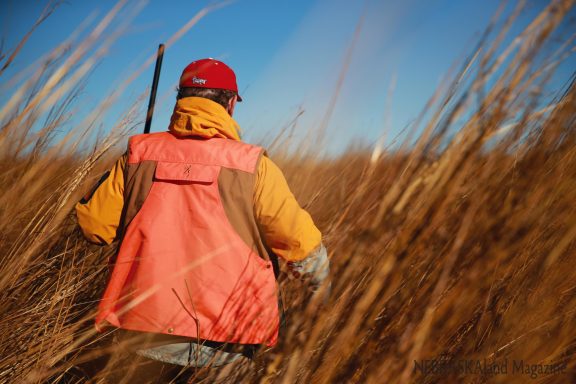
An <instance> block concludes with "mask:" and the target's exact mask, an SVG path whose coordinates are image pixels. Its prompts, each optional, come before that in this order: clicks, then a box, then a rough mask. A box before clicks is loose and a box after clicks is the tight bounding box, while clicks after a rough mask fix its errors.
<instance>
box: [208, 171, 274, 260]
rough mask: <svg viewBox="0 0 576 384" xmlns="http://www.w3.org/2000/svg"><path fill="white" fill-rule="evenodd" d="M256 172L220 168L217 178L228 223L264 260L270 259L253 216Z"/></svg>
mask: <svg viewBox="0 0 576 384" xmlns="http://www.w3.org/2000/svg"><path fill="white" fill-rule="evenodd" d="M255 183H256V172H254V173H248V172H244V171H240V170H237V169H230V168H222V169H221V170H220V176H219V178H218V188H219V191H220V199H221V200H222V205H223V206H224V211H225V212H226V216H227V217H228V220H229V221H230V224H231V225H232V227H233V228H234V230H235V231H236V233H238V235H240V237H241V238H242V240H244V242H245V243H246V244H247V245H248V246H249V247H251V248H252V249H253V250H254V251H255V252H256V253H258V254H259V255H260V256H262V258H264V259H265V260H270V256H269V255H268V252H267V251H266V247H265V246H264V243H263V242H262V238H261V237H260V231H259V229H258V224H257V223H256V218H255V217H254V208H253V206H254V203H253V197H254V185H255Z"/></svg>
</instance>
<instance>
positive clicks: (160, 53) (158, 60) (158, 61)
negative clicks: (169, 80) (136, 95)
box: [144, 44, 164, 133]
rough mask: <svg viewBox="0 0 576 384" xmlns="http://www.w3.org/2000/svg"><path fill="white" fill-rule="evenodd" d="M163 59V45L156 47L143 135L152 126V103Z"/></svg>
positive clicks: (148, 131) (154, 99) (154, 98)
mask: <svg viewBox="0 0 576 384" xmlns="http://www.w3.org/2000/svg"><path fill="white" fill-rule="evenodd" d="M163 57H164V44H160V45H159V46H158V54H157V56H156V67H155V68H154V78H153V79H152V89H151V90H150V101H149V102H148V113H146V124H145V125H144V133H150V126H151V125H152V115H153V114H154V103H155V102H156V92H157V91H158V81H159V80H160V69H161V68H162V58H163Z"/></svg>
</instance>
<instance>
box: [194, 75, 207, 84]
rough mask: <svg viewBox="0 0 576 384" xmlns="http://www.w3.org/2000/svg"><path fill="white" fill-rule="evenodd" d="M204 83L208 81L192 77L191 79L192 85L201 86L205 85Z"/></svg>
mask: <svg viewBox="0 0 576 384" xmlns="http://www.w3.org/2000/svg"><path fill="white" fill-rule="evenodd" d="M206 81H208V80H206V79H201V78H199V77H196V76H194V77H193V78H192V83H193V84H202V85H205V84H206Z"/></svg>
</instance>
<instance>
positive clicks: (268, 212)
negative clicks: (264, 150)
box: [254, 156, 322, 261]
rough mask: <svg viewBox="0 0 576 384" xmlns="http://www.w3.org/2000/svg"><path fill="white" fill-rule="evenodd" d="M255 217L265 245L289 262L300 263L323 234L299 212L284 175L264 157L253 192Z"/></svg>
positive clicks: (301, 211) (305, 215) (309, 217)
mask: <svg viewBox="0 0 576 384" xmlns="http://www.w3.org/2000/svg"><path fill="white" fill-rule="evenodd" d="M254 214H255V216H256V218H257V220H258V223H259V224H260V228H261V230H262V236H263V237H264V239H265V240H266V244H267V245H268V246H269V247H270V249H271V250H272V251H273V252H274V254H276V255H277V256H280V257H282V258H283V259H284V260H286V261H300V260H303V259H305V258H306V257H308V256H309V255H310V253H311V252H312V251H314V250H315V249H316V248H318V246H320V243H321V241H322V234H321V233H320V231H319V230H318V228H316V226H315V225H314V221H313V220H312V217H311V216H310V214H309V213H308V212H306V211H305V210H304V209H302V208H300V205H299V204H298V201H296V198H295V197H294V195H293V194H292V192H291V191H290V188H289V187H288V183H287V182H286V179H285V178H284V175H283V174H282V171H281V170H280V168H278V166H277V165H276V164H274V162H273V161H272V160H270V159H269V158H267V157H265V156H263V157H262V160H261V161H260V164H259V166H258V175H257V177H256V187H255V189H254Z"/></svg>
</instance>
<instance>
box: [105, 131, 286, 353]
mask: <svg viewBox="0 0 576 384" xmlns="http://www.w3.org/2000/svg"><path fill="white" fill-rule="evenodd" d="M128 153H129V155H128V163H127V168H126V171H125V176H126V182H125V190H124V212H123V219H122V224H121V225H122V228H123V231H122V241H121V244H120V248H119V251H118V256H117V259H116V263H115V265H114V269H113V271H112V275H111V278H110V282H109V284H108V286H107V288H106V291H105V294H104V297H103V299H102V301H101V303H100V306H99V309H98V316H97V319H96V324H97V326H98V327H101V326H102V325H103V324H104V322H105V321H106V322H108V323H110V324H112V325H114V326H116V327H120V328H124V329H129V330H135V331H143V332H154V333H165V334H173V335H180V336H186V337H192V338H200V339H204V340H211V341H217V342H229V343H242V344H267V345H274V344H275V343H276V340H277V334H278V325H279V317H278V302H277V287H276V281H275V277H274V272H273V268H272V264H271V262H270V258H269V255H268V253H267V252H266V249H265V246H264V244H263V242H262V240H261V238H260V234H259V232H258V226H257V223H256V221H255V219H254V215H253V211H252V209H253V208H252V206H253V190H254V183H255V177H256V175H255V172H256V169H257V165H258V161H259V160H260V157H261V156H262V149H261V148H259V147H255V146H251V145H248V144H245V143H241V142H237V141H233V140H227V139H218V138H213V139H209V140H200V139H194V138H176V137H175V136H173V135H172V134H170V133H168V132H163V133H156V134H150V135H138V136H134V137H132V138H131V139H130V143H129V151H128Z"/></svg>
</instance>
